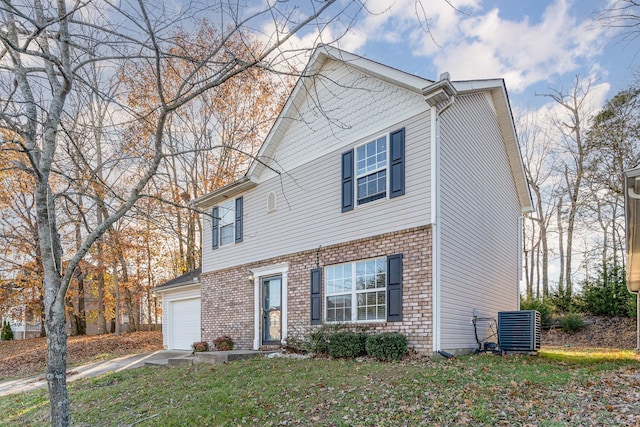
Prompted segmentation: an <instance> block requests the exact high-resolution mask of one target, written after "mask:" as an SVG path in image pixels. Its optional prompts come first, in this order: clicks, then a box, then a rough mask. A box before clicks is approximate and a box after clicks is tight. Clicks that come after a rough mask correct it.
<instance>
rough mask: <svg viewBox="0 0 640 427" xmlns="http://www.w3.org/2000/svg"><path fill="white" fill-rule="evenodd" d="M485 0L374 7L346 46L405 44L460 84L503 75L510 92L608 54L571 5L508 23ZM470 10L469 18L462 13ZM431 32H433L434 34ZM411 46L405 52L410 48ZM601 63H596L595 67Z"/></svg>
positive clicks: (558, 4)
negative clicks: (381, 43)
mask: <svg viewBox="0 0 640 427" xmlns="http://www.w3.org/2000/svg"><path fill="white" fill-rule="evenodd" d="M483 3H484V4H486V3H487V2H483V1H482V0H460V1H455V2H453V4H454V5H455V7H456V8H457V10H456V9H454V8H453V7H452V6H451V5H450V4H449V3H448V2H447V1H445V0H439V1H438V0H429V1H426V0H423V1H415V0H396V1H394V2H393V3H392V4H391V5H390V6H389V3H388V2H387V1H383V0H371V1H369V2H367V8H368V10H369V11H370V12H372V13H370V14H366V15H365V16H363V17H362V19H360V20H359V21H358V22H357V25H356V26H355V28H353V29H352V30H351V31H349V33H347V34H346V35H345V36H344V37H343V38H341V40H340V41H339V46H340V47H342V48H344V49H346V50H350V51H357V50H360V49H363V48H364V47H365V45H367V44H371V43H378V42H385V43H391V46H390V47H389V48H391V49H392V48H393V44H404V45H406V46H408V47H409V48H410V49H411V52H412V54H413V55H414V56H415V57H418V58H421V57H429V58H430V59H431V61H432V62H433V63H434V64H435V66H436V67H437V68H438V71H439V72H442V71H449V72H450V73H451V76H452V78H454V79H477V78H495V77H504V78H505V79H506V80H507V86H508V87H509V89H510V91H513V92H523V91H524V90H526V89H527V88H528V87H530V86H531V85H533V84H535V83H538V82H541V81H549V80H551V79H553V78H555V77H558V76H562V75H565V74H567V73H574V72H576V71H577V70H578V69H579V68H580V67H581V66H582V65H583V64H584V63H585V62H589V61H593V60H594V58H596V57H598V56H599V55H600V54H601V53H602V50H603V49H604V45H605V41H606V40H607V39H608V37H606V35H607V34H606V32H608V31H611V30H609V29H605V28H602V27H601V26H599V25H596V23H595V22H594V21H593V20H591V19H586V20H579V19H578V18H577V17H576V13H575V12H576V10H575V8H578V7H580V5H579V4H578V3H577V2H576V3H572V2H571V1H570V0H554V1H553V2H551V3H550V4H549V5H548V6H547V7H546V8H545V9H544V11H543V12H542V15H541V16H540V17H527V16H524V17H517V18H507V17H505V16H504V12H502V11H501V10H500V9H498V8H492V9H490V10H487V9H486V6H485V9H483ZM460 11H463V12H465V13H461V12H460ZM427 27H428V31H427ZM404 48H405V47H404V46H403V47H401V48H400V47H399V49H404ZM594 65H597V64H594Z"/></svg>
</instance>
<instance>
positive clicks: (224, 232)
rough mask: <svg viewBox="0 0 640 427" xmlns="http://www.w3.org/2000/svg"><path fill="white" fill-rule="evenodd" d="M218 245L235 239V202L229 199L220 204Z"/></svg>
mask: <svg viewBox="0 0 640 427" xmlns="http://www.w3.org/2000/svg"><path fill="white" fill-rule="evenodd" d="M219 209H220V210H219V215H220V245H227V244H229V243H233V242H234V241H235V224H236V204H235V200H229V201H228V202H225V203H223V204H221V205H220V208H219Z"/></svg>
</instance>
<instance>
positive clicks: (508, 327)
mask: <svg viewBox="0 0 640 427" xmlns="http://www.w3.org/2000/svg"><path fill="white" fill-rule="evenodd" d="M498 345H499V346H500V350H502V351H507V352H509V351H522V352H532V351H538V350H540V313H538V312H537V311H536V310H522V311H500V312H498Z"/></svg>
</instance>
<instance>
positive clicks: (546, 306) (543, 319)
mask: <svg viewBox="0 0 640 427" xmlns="http://www.w3.org/2000/svg"><path fill="white" fill-rule="evenodd" d="M520 310H537V311H538V312H539V313H540V324H541V326H542V327H543V328H545V327H549V326H551V322H552V318H551V314H552V313H553V309H552V307H551V304H550V303H549V302H548V301H547V300H543V299H542V298H521V299H520Z"/></svg>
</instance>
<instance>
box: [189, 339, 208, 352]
mask: <svg viewBox="0 0 640 427" xmlns="http://www.w3.org/2000/svg"><path fill="white" fill-rule="evenodd" d="M191 348H192V349H193V351H194V353H200V352H203V351H209V343H208V342H206V341H197V342H194V343H193V344H191Z"/></svg>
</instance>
